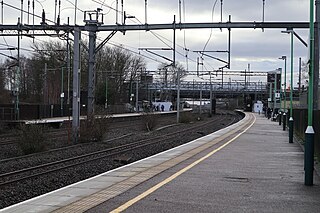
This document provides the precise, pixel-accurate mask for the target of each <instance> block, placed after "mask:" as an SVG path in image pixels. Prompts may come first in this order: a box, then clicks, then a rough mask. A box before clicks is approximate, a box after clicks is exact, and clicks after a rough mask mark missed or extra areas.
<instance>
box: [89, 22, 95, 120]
mask: <svg viewBox="0 0 320 213" xmlns="http://www.w3.org/2000/svg"><path fill="white" fill-rule="evenodd" d="M96 38H97V35H96V26H94V25H91V26H90V28H89V71H88V106H87V107H88V108H87V116H88V117H90V116H92V115H93V114H94V96H95V82H96V81H95V70H94V64H95V49H96Z"/></svg>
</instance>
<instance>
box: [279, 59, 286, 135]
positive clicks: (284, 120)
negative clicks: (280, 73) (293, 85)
mask: <svg viewBox="0 0 320 213" xmlns="http://www.w3.org/2000/svg"><path fill="white" fill-rule="evenodd" d="M279 59H282V60H284V83H283V88H284V91H283V99H284V106H283V114H282V117H283V131H285V130H286V124H287V114H286V113H287V97H286V93H287V91H286V87H287V56H285V55H283V56H281V58H279Z"/></svg>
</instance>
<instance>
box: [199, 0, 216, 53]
mask: <svg viewBox="0 0 320 213" xmlns="http://www.w3.org/2000/svg"><path fill="white" fill-rule="evenodd" d="M217 2H218V0H214V3H213V6H212V11H211V18H212V20H211V21H212V22H213V18H214V17H213V16H214V10H215V7H216V5H217ZM212 34H213V28H211V30H210V35H209V38H208V40H207V42H206V44H205V45H204V47H203V51H205V50H206V48H207V46H208V43H209V42H210V40H211V37H212Z"/></svg>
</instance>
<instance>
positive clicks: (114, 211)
mask: <svg viewBox="0 0 320 213" xmlns="http://www.w3.org/2000/svg"><path fill="white" fill-rule="evenodd" d="M255 121H256V117H255V116H254V121H253V123H252V124H251V125H250V126H249V127H247V128H246V129H245V130H243V131H242V132H241V133H239V134H238V135H237V136H235V137H234V138H232V139H231V140H229V141H228V142H227V143H225V144H223V145H222V146H220V147H219V148H217V149H215V150H213V151H212V152H210V153H209V154H207V155H205V156H204V157H202V158H200V159H198V160H196V161H195V162H193V163H192V164H190V165H189V166H187V167H185V168H183V169H181V170H180V171H178V172H177V173H175V174H173V175H171V176H170V177H168V178H167V179H165V180H163V181H162V182H160V183H158V184H157V185H155V186H153V187H152V188H150V189H148V190H147V191H145V192H143V193H142V194H140V195H138V196H137V197H135V198H133V199H131V200H129V201H128V202H126V203H124V204H123V205H121V206H119V207H118V208H116V209H114V210H112V211H111V213H117V212H122V211H124V210H126V209H127V208H129V207H130V206H132V205H133V204H135V203H136V202H138V201H140V200H142V199H143V198H145V197H146V196H148V195H150V194H151V193H153V192H154V191H156V190H158V189H159V188H161V187H162V186H164V185H165V184H167V183H169V182H171V181H172V180H174V179H175V178H177V177H178V176H179V175H181V174H183V173H185V172H186V171H188V170H189V169H191V168H192V167H194V166H195V165H197V164H199V163H200V162H202V161H204V160H205V159H207V158H208V157H210V156H211V155H213V154H214V153H216V152H218V151H220V150H221V149H223V148H224V147H226V146H227V145H228V144H230V143H231V142H233V141H234V140H235V139H237V138H238V137H240V136H241V135H242V134H243V133H245V132H246V131H247V130H248V129H250V128H251V127H252V125H253V124H254V123H255Z"/></svg>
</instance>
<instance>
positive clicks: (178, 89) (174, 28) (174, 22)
mask: <svg viewBox="0 0 320 213" xmlns="http://www.w3.org/2000/svg"><path fill="white" fill-rule="evenodd" d="M173 70H176V16H174V18H173ZM177 84H178V88H177V123H179V122H180V69H177Z"/></svg>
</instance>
